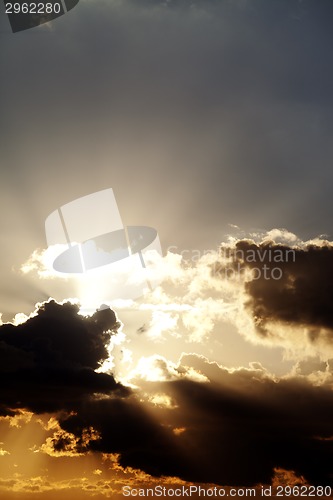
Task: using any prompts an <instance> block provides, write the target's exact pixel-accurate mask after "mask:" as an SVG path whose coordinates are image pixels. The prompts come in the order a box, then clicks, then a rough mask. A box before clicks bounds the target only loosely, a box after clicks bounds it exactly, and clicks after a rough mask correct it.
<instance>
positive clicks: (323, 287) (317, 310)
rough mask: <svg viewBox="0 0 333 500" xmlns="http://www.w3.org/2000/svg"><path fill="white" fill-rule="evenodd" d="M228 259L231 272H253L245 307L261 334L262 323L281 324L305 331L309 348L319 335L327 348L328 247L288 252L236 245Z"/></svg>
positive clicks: (332, 291) (331, 327) (331, 291)
mask: <svg viewBox="0 0 333 500" xmlns="http://www.w3.org/2000/svg"><path fill="white" fill-rule="evenodd" d="M229 257H230V258H231V260H232V264H231V265H232V267H233V268H234V269H238V268H239V266H240V268H241V269H245V268H248V269H252V270H253V272H254V279H252V280H251V279H250V280H249V281H248V282H246V283H245V290H246V292H247V294H248V300H247V302H246V305H247V307H248V308H249V310H250V311H251V314H252V315H253V317H254V319H255V323H256V325H257V329H258V331H259V332H260V333H261V334H263V335H265V334H267V333H268V332H267V331H266V328H265V327H266V324H267V323H269V322H273V323H274V322H282V323H284V324H285V325H289V326H307V327H309V339H310V341H312V342H316V340H318V339H319V338H320V337H321V336H323V335H324V336H325V338H324V339H326V341H328V342H330V343H331V342H332V340H333V247H332V246H331V245H330V244H328V243H327V244H323V245H322V246H317V245H315V244H312V245H311V244H309V245H306V246H304V248H291V247H288V246H284V245H278V244H274V243H272V242H266V243H259V244H257V243H254V242H251V241H248V240H242V241H238V242H237V244H236V247H235V249H230V250H229ZM321 329H327V330H328V332H329V333H328V332H327V331H326V332H325V333H323V332H321ZM268 330H269V329H268Z"/></svg>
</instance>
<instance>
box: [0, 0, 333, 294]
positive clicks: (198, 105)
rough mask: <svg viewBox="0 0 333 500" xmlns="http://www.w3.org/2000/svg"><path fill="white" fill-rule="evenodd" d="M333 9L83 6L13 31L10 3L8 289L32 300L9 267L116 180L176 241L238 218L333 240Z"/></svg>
mask: <svg viewBox="0 0 333 500" xmlns="http://www.w3.org/2000/svg"><path fill="white" fill-rule="evenodd" d="M332 10H333V5H332V3H331V2H330V1H326V0H320V1H319V2H314V1H310V0H309V1H308V0H304V1H296V0H291V1H290V0H288V1H287V0H271V1H263V0H253V1H246V0H233V1H227V0H226V1H210V0H205V1H192V2H188V1H164V2H159V1H140V0H136V1H113V0H108V1H106V0H105V1H103V0H98V1H97V0H96V1H93V0H81V1H80V3H79V4H78V5H77V7H75V8H74V9H73V10H72V11H71V12H69V13H68V14H67V15H65V16H63V17H61V18H59V19H56V20H54V21H53V22H52V23H50V24H49V25H43V26H40V27H38V28H36V29H30V30H27V31H23V32H19V33H16V34H15V35H13V34H12V33H11V30H10V27H9V22H8V20H7V18H6V16H5V14H4V7H3V6H2V5H1V14H2V15H1V45H0V57H1V59H0V60H1V83H0V88H1V94H0V95H1V120H0V126H1V134H0V140H1V146H0V147H1V184H0V189H1V200H2V206H3V209H2V210H1V215H0V216H1V228H2V259H1V273H2V275H4V276H5V281H2V285H1V286H2V287H4V286H7V284H6V285H5V283H6V282H7V280H8V279H9V280H11V282H12V285H11V286H12V287H13V294H14V295H19V293H23V292H22V288H24V284H23V283H19V282H17V283H15V284H14V282H13V281H12V280H13V278H12V277H11V278H10V277H9V275H8V272H7V271H8V269H10V268H11V266H12V265H14V266H19V265H20V264H21V263H22V261H24V260H25V259H26V258H27V256H28V255H30V253H31V252H32V250H33V249H35V248H37V247H44V246H45V239H44V220H45V218H46V216H47V215H48V214H49V213H50V212H51V211H53V210H54V209H55V208H56V207H58V206H59V205H61V204H63V203H65V202H67V201H70V200H72V199H75V198H76V197H78V196H81V195H84V194H88V193H90V192H92V191H96V190H98V189H103V188H105V187H109V186H111V187H113V189H114V191H115V195H116V198H117V200H118V203H119V207H120V210H121V213H122V216H123V218H124V221H126V223H129V224H131V223H132V224H146V225H151V226H153V227H156V228H158V230H159V233H160V237H161V240H162V244H163V246H164V248H167V247H168V246H169V245H177V246H179V247H180V248H216V246H217V245H218V244H219V242H220V241H221V240H222V239H223V237H224V235H225V233H226V232H227V231H228V227H227V224H228V223H233V224H237V225H239V226H240V227H241V228H242V229H244V230H245V231H248V230H249V229H253V228H260V229H265V230H268V229H271V228H273V227H287V228H288V229H289V230H291V231H293V232H295V233H296V234H298V235H299V236H300V237H302V238H303V239H304V238H308V237H313V236H315V235H317V234H321V233H328V234H329V235H330V234H331V232H332V229H331V210H332V201H331V200H332V197H331V190H330V186H331V179H332V170H331V164H330V160H331V149H332V142H331V136H332V96H331V87H332V76H333V65H332V51H331V44H332V37H333V35H332V30H331V25H330V22H329V20H330V18H331V14H332ZM18 288H20V289H21V292H19V291H18ZM2 289H3V288H2ZM2 293H3V292H2ZM13 299H14V297H13Z"/></svg>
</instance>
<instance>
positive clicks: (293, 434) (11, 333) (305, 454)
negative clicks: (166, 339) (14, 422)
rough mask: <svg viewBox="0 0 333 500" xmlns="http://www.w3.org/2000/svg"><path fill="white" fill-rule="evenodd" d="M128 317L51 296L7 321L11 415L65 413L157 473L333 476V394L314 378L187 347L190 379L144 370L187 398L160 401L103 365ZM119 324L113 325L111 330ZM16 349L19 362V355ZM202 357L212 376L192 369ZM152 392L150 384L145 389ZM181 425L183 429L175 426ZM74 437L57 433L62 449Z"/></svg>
mask: <svg viewBox="0 0 333 500" xmlns="http://www.w3.org/2000/svg"><path fill="white" fill-rule="evenodd" d="M118 326H119V323H118V322H117V320H116V316H115V314H114V313H113V312H112V311H111V310H104V311H98V312H96V313H95V315H94V316H92V317H91V318H84V317H82V316H79V315H78V309H77V306H74V305H72V304H64V305H59V304H56V303H55V302H49V303H45V304H43V305H42V307H41V308H40V310H39V311H38V314H37V315H36V316H35V317H33V318H31V319H29V320H28V321H27V322H26V323H25V324H23V325H20V326H18V327H14V326H11V325H3V326H2V327H1V328H0V342H1V353H2V359H3V360H5V359H6V355H7V354H8V356H9V355H10V356H12V360H13V363H12V365H11V366H9V365H8V363H7V364H6V362H4V363H3V364H2V365H1V366H2V367H3V368H2V369H1V371H2V373H1V375H2V377H1V380H2V383H1V386H2V387H1V409H2V414H14V413H15V411H16V410H17V409H18V408H26V409H29V410H31V411H34V412H37V413H44V412H56V413H58V414H59V413H61V412H62V415H63V416H62V417H61V419H60V425H61V427H62V428H63V430H65V431H67V432H70V433H72V434H74V435H75V436H76V437H82V435H83V434H84V432H85V430H86V429H91V428H93V429H94V430H95V431H96V432H97V433H98V435H99V439H94V440H91V441H90V442H89V443H87V445H86V447H85V449H86V450H87V451H88V450H90V451H98V452H103V453H119V454H120V464H121V465H122V466H124V467H126V466H131V467H135V468H138V469H141V470H143V471H145V472H147V473H150V474H152V475H154V476H162V475H164V476H168V475H170V476H178V477H180V478H182V479H185V480H188V481H197V482H209V483H216V484H222V485H239V486H241V485H254V484H258V483H269V482H270V481H271V479H272V476H273V473H274V472H273V470H274V468H275V467H282V468H285V469H289V470H294V471H295V472H296V473H297V474H299V475H303V476H304V477H305V478H306V480H307V481H309V482H310V483H312V484H321V485H323V484H325V485H330V484H332V483H333V466H332V463H333V424H332V422H333V394H332V390H331V388H330V386H329V385H327V386H320V387H315V386H313V385H312V384H311V383H310V382H308V381H307V380H306V379H303V378H293V379H292V378H290V379H282V380H280V381H275V380H273V379H272V378H271V377H270V376H268V375H267V374H266V372H265V371H264V370H262V369H261V368H260V367H258V366H257V367H252V368H251V369H239V370H234V371H228V370H226V369H224V368H223V367H220V366H219V365H217V364H214V363H208V362H207V360H205V359H204V358H201V357H199V356H197V355H187V356H183V358H182V362H181V363H182V367H180V368H181V369H180V370H179V374H180V375H179V376H180V379H179V380H174V381H168V382H159V383H148V382H144V381H142V380H141V381H140V380H139V381H138V382H139V384H140V385H141V388H142V390H143V391H144V392H145V393H148V394H155V393H162V394H166V395H169V396H170V397H171V398H172V399H173V400H174V401H175V402H176V405H174V406H173V407H161V408H157V409H156V407H155V408H153V407H149V404H148V403H146V404H143V403H141V402H140V401H139V397H137V395H136V393H135V392H133V391H130V390H129V389H127V388H125V387H123V386H122V385H121V384H119V383H117V382H116V381H115V379H114V378H113V377H112V376H111V375H107V374H103V373H96V372H95V371H94V370H95V369H96V368H97V367H98V361H97V359H98V358H100V360H103V359H105V357H106V355H107V352H106V349H105V343H106V341H107V339H109V338H110V334H112V332H113V333H115V332H116V331H117V328H118ZM107 332H109V333H107ZM14 360H15V362H14ZM187 367H192V368H194V369H195V370H197V371H200V372H201V373H202V374H204V375H205V376H206V377H207V379H208V380H209V381H208V382H205V383H202V382H201V383H198V382H194V381H191V380H186V379H185V378H184V377H182V375H181V374H182V373H184V372H186V369H187ZM139 394H140V392H139ZM176 428H178V429H179V428H181V429H183V431H182V432H181V433H175V432H173V431H174V429H176ZM62 447H66V442H62V441H61V439H60V440H59V442H56V440H55V441H54V448H55V449H56V450H57V451H58V452H59V451H61V449H62Z"/></svg>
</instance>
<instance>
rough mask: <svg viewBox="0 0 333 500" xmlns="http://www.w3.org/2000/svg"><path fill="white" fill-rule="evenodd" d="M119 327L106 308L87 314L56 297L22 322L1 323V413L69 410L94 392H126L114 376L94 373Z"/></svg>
mask: <svg viewBox="0 0 333 500" xmlns="http://www.w3.org/2000/svg"><path fill="white" fill-rule="evenodd" d="M119 326H120V323H119V322H118V321H117V318H116V315H115V313H114V312H113V311H111V310H110V309H104V310H101V311H97V312H96V313H95V314H94V315H93V316H91V317H86V318H85V317H83V316H80V315H79V314H78V306H76V305H73V304H71V303H65V304H63V305H61V304H58V303H56V302H55V301H49V302H45V303H44V304H42V305H41V306H40V307H39V309H38V311H37V314H36V315H35V316H33V317H31V318H30V319H28V320H27V321H26V322H25V323H23V324H22V325H19V326H14V325H11V324H4V325H2V326H1V327H0V359H1V363H0V364H1V366H0V372H1V373H2V376H1V412H2V413H3V414H6V413H12V411H14V410H15V408H28V409H30V410H32V411H35V412H37V413H43V412H48V411H60V410H71V409H74V408H75V407H76V406H77V405H78V404H80V403H81V402H82V400H85V399H87V398H89V397H90V396H91V395H92V394H93V393H95V392H102V393H104V394H108V393H113V392H117V391H118V393H119V394H124V395H125V394H126V393H128V391H126V390H125V389H124V388H123V387H122V386H121V385H120V384H117V383H116V382H115V380H114V378H113V377H112V376H110V375H107V374H104V373H96V372H95V371H94V370H95V369H96V368H98V366H99V363H100V362H102V361H103V360H105V359H106V358H107V357H108V352H107V349H106V347H105V346H106V344H107V343H108V341H109V339H110V335H112V334H114V333H116V332H117V329H118V328H119ZM109 332H110V333H109Z"/></svg>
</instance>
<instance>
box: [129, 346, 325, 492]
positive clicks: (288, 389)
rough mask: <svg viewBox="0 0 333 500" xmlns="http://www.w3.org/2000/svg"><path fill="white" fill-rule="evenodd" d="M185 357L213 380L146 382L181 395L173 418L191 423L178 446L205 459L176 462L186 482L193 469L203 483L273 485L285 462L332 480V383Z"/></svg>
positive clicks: (314, 479)
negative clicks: (315, 383) (276, 377)
mask: <svg viewBox="0 0 333 500" xmlns="http://www.w3.org/2000/svg"><path fill="white" fill-rule="evenodd" d="M182 363H184V365H186V366H193V367H195V368H196V369H199V368H200V371H201V372H202V373H204V374H205V375H206V376H209V377H210V378H211V379H212V380H213V381H212V382H210V383H197V382H193V381H190V380H178V381H174V382H165V383H163V384H152V383H145V385H144V389H145V390H148V391H154V390H155V391H156V390H157V387H158V390H159V391H160V392H165V393H166V394H169V395H170V396H172V397H173V398H174V399H175V400H176V402H177V407H176V408H175V409H173V410H172V411H169V414H168V418H169V419H170V422H171V423H172V425H174V426H175V427H178V428H185V429H186V430H185V432H182V433H180V435H179V437H178V446H179V447H180V448H181V449H186V451H187V455H188V457H195V462H196V464H197V465H198V464H199V467H197V469H196V468H195V467H196V466H195V464H194V463H193V462H194V461H193V462H192V464H191V466H192V467H191V472H190V473H188V472H187V471H184V470H182V469H178V470H177V466H175V469H174V471H173V473H174V474H176V475H179V476H181V477H183V478H184V479H187V480H191V479H193V477H194V475H195V478H196V480H197V481H203V482H218V483H219V484H228V485H232V484H234V485H235V484H238V485H245V484H246V485H254V484H256V483H269V482H270V481H271V479H272V476H273V469H274V468H276V467H282V468H284V469H287V470H293V471H295V472H296V473H297V474H300V475H303V476H304V477H305V478H306V479H307V480H308V481H309V482H310V483H311V484H333V466H332V463H333V461H332V459H333V440H332V436H333V424H332V421H333V420H332V418H333V394H332V390H331V388H330V387H329V385H327V386H326V387H315V386H313V385H312V384H311V383H309V382H308V381H307V380H305V379H302V378H290V379H284V380H279V381H277V380H274V379H273V378H271V377H269V376H268V375H267V374H266V373H265V371H264V370H263V369H262V368H261V369H260V368H259V367H256V366H254V367H252V368H251V369H245V368H243V369H238V370H231V371H228V370H227V369H224V368H222V367H220V366H218V365H217V364H216V363H208V362H207V360H205V359H204V358H200V357H198V356H196V355H187V356H185V357H183V359H182ZM214 379H215V381H214ZM164 418H165V415H164ZM128 463H131V461H130V460H129V461H128ZM190 463H191V462H190ZM188 467H189V465H188ZM194 471H195V473H194Z"/></svg>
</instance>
